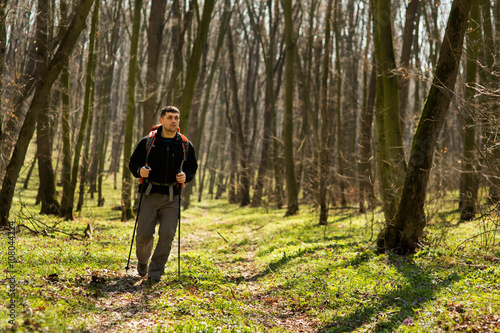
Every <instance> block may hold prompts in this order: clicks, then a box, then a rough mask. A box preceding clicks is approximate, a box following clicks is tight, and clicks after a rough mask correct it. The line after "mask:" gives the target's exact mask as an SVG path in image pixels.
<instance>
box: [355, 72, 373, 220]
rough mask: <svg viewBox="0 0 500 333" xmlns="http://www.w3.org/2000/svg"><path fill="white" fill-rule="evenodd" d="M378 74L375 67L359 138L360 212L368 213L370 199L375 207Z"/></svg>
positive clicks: (368, 88) (371, 76)
mask: <svg viewBox="0 0 500 333" xmlns="http://www.w3.org/2000/svg"><path fill="white" fill-rule="evenodd" d="M376 76H377V73H376V71H375V66H374V67H373V69H372V72H371V74H370V82H369V84H368V87H367V90H368V93H367V96H366V101H364V107H363V114H362V115H361V130H360V133H359V135H360V138H359V146H360V157H359V168H358V170H359V176H358V178H359V192H360V198H359V200H360V203H359V211H360V212H361V213H364V212H366V209H365V204H364V202H365V200H367V199H368V201H369V203H370V206H371V207H373V205H374V201H375V200H374V199H375V198H374V189H373V182H374V179H373V176H372V167H371V159H372V156H373V155H372V139H371V137H372V125H373V109H374V107H375V94H376V81H377V78H376Z"/></svg>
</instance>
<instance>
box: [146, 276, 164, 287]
mask: <svg viewBox="0 0 500 333" xmlns="http://www.w3.org/2000/svg"><path fill="white" fill-rule="evenodd" d="M159 282H160V279H153V278H151V276H148V278H147V280H145V281H144V282H143V283H142V285H145V286H153V285H155V284H157V283H159Z"/></svg>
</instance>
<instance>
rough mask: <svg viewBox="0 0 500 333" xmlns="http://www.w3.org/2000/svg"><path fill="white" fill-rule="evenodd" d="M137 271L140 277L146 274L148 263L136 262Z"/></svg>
mask: <svg viewBox="0 0 500 333" xmlns="http://www.w3.org/2000/svg"><path fill="white" fill-rule="evenodd" d="M137 273H139V276H141V277H145V276H146V275H148V264H141V263H137Z"/></svg>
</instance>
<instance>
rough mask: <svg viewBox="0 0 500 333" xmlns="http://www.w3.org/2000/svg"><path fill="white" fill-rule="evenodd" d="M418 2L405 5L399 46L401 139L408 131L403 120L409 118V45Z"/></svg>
mask: <svg viewBox="0 0 500 333" xmlns="http://www.w3.org/2000/svg"><path fill="white" fill-rule="evenodd" d="M419 3H420V1H417V0H410V1H408V5H407V6H406V21H405V27H404V31H403V46H402V48H401V57H400V60H399V66H400V73H399V75H398V82H399V121H400V126H401V135H402V136H403V139H404V138H406V133H407V132H408V124H407V122H406V121H405V120H406V119H409V117H408V114H409V113H408V110H407V105H408V96H409V95H410V94H409V88H410V86H409V84H410V77H411V76H410V75H409V73H408V71H409V69H410V56H411V46H412V45H413V30H414V29H415V19H416V16H417V13H418V6H419Z"/></svg>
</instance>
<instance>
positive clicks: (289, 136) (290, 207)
mask: <svg viewBox="0 0 500 333" xmlns="http://www.w3.org/2000/svg"><path fill="white" fill-rule="evenodd" d="M281 4H282V6H283V14H284V17H285V44H286V51H285V53H286V54H285V110H284V115H283V145H284V148H285V149H284V152H285V173H286V194H287V210H286V213H285V216H291V215H295V214H297V212H298V210H299V201H298V189H297V179H296V178H295V159H294V157H293V155H294V153H293V150H294V149H293V92H294V86H295V82H294V57H295V51H294V48H295V47H296V45H295V41H294V39H293V18H292V0H282V1H281Z"/></svg>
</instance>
